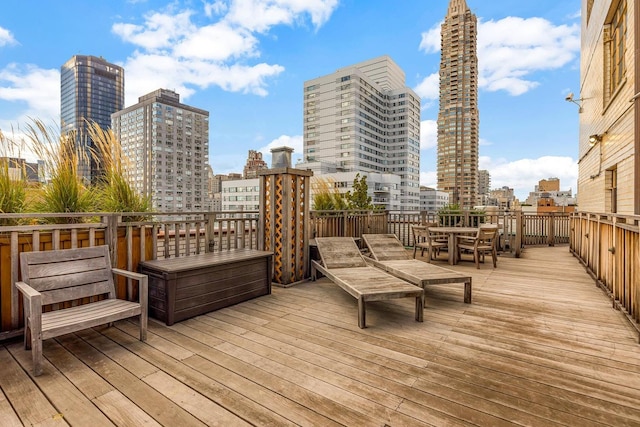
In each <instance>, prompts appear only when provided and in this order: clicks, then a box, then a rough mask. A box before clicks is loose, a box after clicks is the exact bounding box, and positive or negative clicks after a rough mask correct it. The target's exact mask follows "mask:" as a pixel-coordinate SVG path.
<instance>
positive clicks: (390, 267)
mask: <svg viewBox="0 0 640 427" xmlns="http://www.w3.org/2000/svg"><path fill="white" fill-rule="evenodd" d="M362 238H363V240H364V242H365V244H366V245H367V247H368V248H369V252H370V253H371V256H372V257H373V258H364V259H365V261H366V262H367V263H369V264H370V265H373V266H375V267H377V268H379V269H381V270H384V271H386V272H387V273H389V274H392V275H393V276H396V277H398V278H401V279H403V280H406V281H408V282H409V283H413V284H414V285H416V286H420V287H421V288H423V289H425V287H426V286H429V285H441V284H448V283H464V302H465V303H467V304H470V303H471V276H467V275H464V274H462V273H458V272H457V271H453V270H449V269H448V268H443V267H439V266H437V265H433V264H430V263H426V262H424V261H420V260H417V259H413V258H411V257H410V256H409V254H408V253H407V251H406V249H405V248H404V246H403V245H402V242H400V240H398V238H397V237H396V235H395V234H363V235H362Z"/></svg>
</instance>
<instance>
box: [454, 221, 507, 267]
mask: <svg viewBox="0 0 640 427" xmlns="http://www.w3.org/2000/svg"><path fill="white" fill-rule="evenodd" d="M497 240H498V227H497V226H496V225H495V224H483V225H482V226H480V228H478V233H477V234H476V235H475V236H458V259H461V258H460V256H461V254H462V251H465V250H466V251H468V252H470V253H473V261H474V262H475V263H476V268H480V258H481V257H482V262H483V263H484V256H485V254H491V258H492V259H493V268H496V267H497V264H498V253H497V249H496V242H497Z"/></svg>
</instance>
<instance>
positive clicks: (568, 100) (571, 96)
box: [564, 92, 584, 113]
mask: <svg viewBox="0 0 640 427" xmlns="http://www.w3.org/2000/svg"><path fill="white" fill-rule="evenodd" d="M564 100H565V101H567V102H573V103H574V104H576V105H577V106H578V113H582V101H584V98H580V99H578V100H575V99H573V92H569V94H568V95H567V96H566V97H565V98H564Z"/></svg>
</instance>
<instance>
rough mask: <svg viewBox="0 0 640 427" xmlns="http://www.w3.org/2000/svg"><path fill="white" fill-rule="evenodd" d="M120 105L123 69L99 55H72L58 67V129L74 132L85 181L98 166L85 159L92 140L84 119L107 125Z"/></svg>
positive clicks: (91, 145)
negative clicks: (59, 121)
mask: <svg viewBox="0 0 640 427" xmlns="http://www.w3.org/2000/svg"><path fill="white" fill-rule="evenodd" d="M123 107H124V69H123V68H122V67H119V66H117V65H115V64H111V63H109V62H107V61H105V60H104V59H103V58H98V57H95V56H86V55H75V56H73V57H72V58H71V59H69V60H68V61H67V62H66V63H65V64H64V65H63V66H62V67H61V68H60V119H61V123H60V129H61V131H62V132H63V133H69V132H75V134H76V143H77V144H78V145H79V146H78V148H79V149H80V150H79V151H80V153H82V154H81V155H80V164H79V172H80V174H81V175H82V176H83V177H84V178H85V180H86V181H87V182H91V181H95V179H96V178H98V177H99V176H100V170H99V165H98V164H97V163H96V162H89V160H90V159H91V158H92V157H91V151H92V148H93V147H94V144H93V142H92V141H91V139H90V138H89V135H88V133H87V124H88V122H95V123H97V124H99V125H100V127H102V128H103V129H107V128H109V127H110V126H111V114H112V113H115V112H116V111H119V110H121V109H122V108H123Z"/></svg>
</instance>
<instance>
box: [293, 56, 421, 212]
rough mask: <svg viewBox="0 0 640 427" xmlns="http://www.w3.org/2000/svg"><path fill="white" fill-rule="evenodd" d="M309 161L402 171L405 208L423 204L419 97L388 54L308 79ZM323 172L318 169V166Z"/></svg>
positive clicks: (306, 136) (347, 168) (308, 165)
mask: <svg viewBox="0 0 640 427" xmlns="http://www.w3.org/2000/svg"><path fill="white" fill-rule="evenodd" d="M303 102H304V114H303V117H304V133H303V134H304V137H303V140H304V161H305V163H304V164H303V165H297V167H305V168H308V169H311V170H314V165H316V166H318V167H320V166H321V165H325V166H326V165H327V164H333V165H335V169H336V171H338V172H376V173H392V174H396V175H399V176H400V208H401V210H406V211H411V210H415V211H417V210H419V208H420V98H419V97H418V95H416V93H415V92H414V91H413V90H411V89H410V88H408V87H407V86H406V85H405V75H404V72H403V71H402V69H400V67H399V66H398V65H397V64H396V63H395V62H393V60H391V58H390V57H388V56H381V57H379V58H374V59H371V60H369V61H364V62H361V63H358V64H355V65H351V66H348V67H345V68H341V69H339V70H337V71H336V72H335V73H333V74H329V75H326V76H323V77H318V78H316V79H313V80H308V81H306V82H305V83H304V100H303ZM314 172H316V174H318V171H315V170H314Z"/></svg>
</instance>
